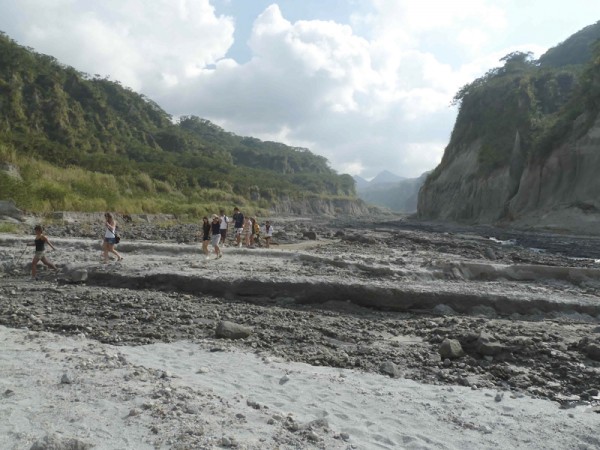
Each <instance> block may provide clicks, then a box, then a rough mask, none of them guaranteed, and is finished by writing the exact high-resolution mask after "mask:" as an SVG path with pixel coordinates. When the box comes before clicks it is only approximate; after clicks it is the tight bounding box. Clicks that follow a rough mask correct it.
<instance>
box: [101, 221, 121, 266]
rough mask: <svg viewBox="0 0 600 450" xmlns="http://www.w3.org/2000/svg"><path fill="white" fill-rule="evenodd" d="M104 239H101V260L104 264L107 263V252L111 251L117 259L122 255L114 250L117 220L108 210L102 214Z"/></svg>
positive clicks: (119, 259)
mask: <svg viewBox="0 0 600 450" xmlns="http://www.w3.org/2000/svg"><path fill="white" fill-rule="evenodd" d="M104 220H105V222H104V240H103V241H102V260H103V262H104V264H108V254H109V253H112V254H113V255H115V256H116V257H117V261H121V260H122V259H123V257H122V256H121V255H120V254H119V252H117V251H116V250H115V244H116V243H117V235H116V233H117V221H116V220H115V219H114V217H113V215H112V214H111V213H109V212H107V213H105V214H104Z"/></svg>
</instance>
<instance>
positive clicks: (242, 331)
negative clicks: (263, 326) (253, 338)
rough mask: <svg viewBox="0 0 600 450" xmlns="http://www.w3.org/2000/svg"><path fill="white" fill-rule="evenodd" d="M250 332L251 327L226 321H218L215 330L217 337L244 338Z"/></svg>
mask: <svg viewBox="0 0 600 450" xmlns="http://www.w3.org/2000/svg"><path fill="white" fill-rule="evenodd" d="M251 334H252V329H251V328H249V327H246V326H244V325H239V324H237V323H233V322H228V321H222V322H219V323H218V325H217V329H216V332H215V335H216V337H217V338H219V339H244V338H247V337H248V336H250V335H251Z"/></svg>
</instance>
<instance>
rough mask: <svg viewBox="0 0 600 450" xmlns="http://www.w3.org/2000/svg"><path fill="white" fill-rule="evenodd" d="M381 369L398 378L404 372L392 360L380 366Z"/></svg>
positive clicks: (382, 371)
mask: <svg viewBox="0 0 600 450" xmlns="http://www.w3.org/2000/svg"><path fill="white" fill-rule="evenodd" d="M379 371H380V372H381V373H384V374H385V375H389V376H390V377H392V378H398V377H399V376H400V375H402V373H401V372H400V369H399V368H398V366H396V364H394V363H393V362H391V361H386V362H384V363H383V364H381V366H380V367H379Z"/></svg>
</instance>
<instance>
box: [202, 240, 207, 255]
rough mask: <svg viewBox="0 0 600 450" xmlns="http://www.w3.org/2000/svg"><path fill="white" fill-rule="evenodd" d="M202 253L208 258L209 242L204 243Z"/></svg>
mask: <svg viewBox="0 0 600 450" xmlns="http://www.w3.org/2000/svg"><path fill="white" fill-rule="evenodd" d="M202 253H204V255H205V256H208V241H202Z"/></svg>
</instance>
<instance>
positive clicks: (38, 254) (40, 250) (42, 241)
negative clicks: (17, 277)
mask: <svg viewBox="0 0 600 450" xmlns="http://www.w3.org/2000/svg"><path fill="white" fill-rule="evenodd" d="M33 231H35V240H34V241H33V243H30V244H27V245H30V246H34V245H35V254H34V256H33V260H32V261H31V278H35V276H36V275H37V263H38V262H39V261H41V262H42V263H44V265H46V266H47V267H50V268H51V269H52V270H56V266H55V265H54V264H52V263H51V262H50V261H49V260H48V258H46V244H48V245H49V246H50V248H51V249H52V250H56V248H54V246H53V245H52V243H51V242H50V241H49V240H48V238H47V237H46V235H45V234H44V229H43V228H42V226H41V225H36V226H35V228H34V229H33Z"/></svg>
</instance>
